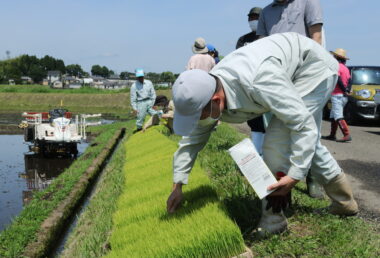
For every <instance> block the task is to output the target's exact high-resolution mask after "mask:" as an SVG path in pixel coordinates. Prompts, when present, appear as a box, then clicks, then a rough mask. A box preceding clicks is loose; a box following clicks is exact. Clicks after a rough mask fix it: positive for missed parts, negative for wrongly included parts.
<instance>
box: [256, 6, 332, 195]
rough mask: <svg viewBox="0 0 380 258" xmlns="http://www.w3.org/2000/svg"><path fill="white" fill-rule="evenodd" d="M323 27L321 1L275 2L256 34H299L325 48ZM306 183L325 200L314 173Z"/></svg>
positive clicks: (263, 12)
mask: <svg viewBox="0 0 380 258" xmlns="http://www.w3.org/2000/svg"><path fill="white" fill-rule="evenodd" d="M322 26H323V14H322V7H321V3H320V1H319V0H274V1H273V2H272V3H271V4H269V5H267V6H266V7H265V8H264V9H263V10H262V12H261V14H260V17H259V23H258V27H257V32H256V34H257V35H258V36H259V37H260V38H263V37H266V36H270V35H273V34H275V33H284V32H297V33H299V34H301V35H303V36H307V37H309V38H311V39H313V40H315V41H316V42H318V43H319V44H321V45H322V46H323V47H325V46H324V44H323V42H325V40H324V39H322V35H323V31H322ZM264 155H265V154H264ZM306 183H307V190H308V193H309V196H310V197H313V198H318V199H323V198H324V191H323V187H322V186H321V185H320V184H318V183H317V182H316V181H315V179H314V177H313V174H312V173H309V174H308V176H307V178H306Z"/></svg>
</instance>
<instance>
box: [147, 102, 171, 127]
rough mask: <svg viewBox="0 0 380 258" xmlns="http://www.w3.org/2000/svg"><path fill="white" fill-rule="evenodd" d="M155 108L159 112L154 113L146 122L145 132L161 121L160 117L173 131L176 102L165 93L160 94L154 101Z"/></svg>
mask: <svg viewBox="0 0 380 258" xmlns="http://www.w3.org/2000/svg"><path fill="white" fill-rule="evenodd" d="M153 109H156V110H159V112H160V113H159V114H156V115H153V116H151V117H150V119H149V120H148V121H147V122H146V123H145V124H144V126H143V132H145V130H146V129H148V128H149V127H151V126H153V125H158V124H159V123H160V118H162V119H163V120H165V121H166V123H165V126H166V127H167V128H168V129H169V131H170V133H173V117H174V103H173V100H170V101H169V100H168V98H167V97H166V96H164V95H158V96H157V98H156V101H155V102H154V106H153Z"/></svg>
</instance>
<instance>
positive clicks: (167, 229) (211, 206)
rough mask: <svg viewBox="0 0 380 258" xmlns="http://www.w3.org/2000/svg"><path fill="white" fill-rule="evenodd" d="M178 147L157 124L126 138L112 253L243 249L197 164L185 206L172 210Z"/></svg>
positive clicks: (203, 253) (223, 253)
mask: <svg viewBox="0 0 380 258" xmlns="http://www.w3.org/2000/svg"><path fill="white" fill-rule="evenodd" d="M175 149H176V144H175V143H174V142H172V141H170V140H168V139H167V138H166V137H165V136H163V135H162V134H160V133H159V132H158V131H157V130H155V129H152V130H148V131H147V132H145V133H138V134H136V135H133V136H132V137H131V138H130V139H129V141H128V142H127V143H126V151H127V162H126V166H125V169H124V170H125V182H126V185H125V190H124V193H123V194H122V195H121V196H120V198H119V200H118V203H117V205H118V210H117V211H116V212H115V213H114V215H113V220H114V226H113V232H112V235H111V241H110V244H111V251H110V253H109V254H108V256H109V257H231V256H233V255H237V254H239V253H242V252H243V251H244V243H243V239H242V236H241V234H240V231H239V229H238V227H237V226H236V225H235V224H234V223H233V222H232V221H231V220H230V219H229V218H228V216H227V214H226V211H225V208H224V207H223V205H222V204H221V203H220V202H219V200H218V196H217V194H216V192H215V190H214V189H213V188H212V187H211V185H210V182H209V179H208V178H207V176H206V175H205V173H204V172H203V171H202V169H201V168H200V167H199V165H198V164H196V165H195V167H194V170H193V173H192V178H191V185H189V186H188V187H186V189H185V191H184V198H185V202H184V204H183V206H182V208H181V209H180V210H179V211H178V212H177V213H175V214H174V215H168V214H167V212H166V199H167V197H168V195H169V194H170V192H171V182H172V172H171V171H172V169H171V160H172V156H173V153H174V151H175Z"/></svg>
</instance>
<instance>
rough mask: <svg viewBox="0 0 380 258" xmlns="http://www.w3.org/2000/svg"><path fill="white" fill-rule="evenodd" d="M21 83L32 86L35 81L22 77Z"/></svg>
mask: <svg viewBox="0 0 380 258" xmlns="http://www.w3.org/2000/svg"><path fill="white" fill-rule="evenodd" d="M21 83H22V84H32V83H33V80H32V78H30V77H29V76H21Z"/></svg>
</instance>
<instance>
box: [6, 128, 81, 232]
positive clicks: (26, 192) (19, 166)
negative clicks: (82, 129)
mask: <svg viewBox="0 0 380 258" xmlns="http://www.w3.org/2000/svg"><path fill="white" fill-rule="evenodd" d="M0 143H1V145H0V231H1V230H3V229H4V228H5V227H6V226H7V225H8V224H10V222H11V221H12V218H14V217H15V216H16V215H17V214H19V213H20V212H21V210H22V208H23V207H24V205H25V204H27V203H28V202H29V201H30V200H31V198H32V197H33V192H34V191H38V190H41V189H45V188H46V187H47V186H48V185H49V184H50V183H51V181H52V180H53V179H54V178H55V177H57V176H58V175H59V174H60V173H62V172H63V171H64V170H65V169H66V168H67V167H69V166H70V164H71V163H72V162H73V161H74V160H75V158H73V157H44V156H43V155H40V154H34V153H33V152H29V147H28V145H27V144H25V143H24V138H23V135H0ZM87 145H88V144H87V143H81V144H78V151H79V153H83V151H84V150H85V149H86V147H87Z"/></svg>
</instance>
